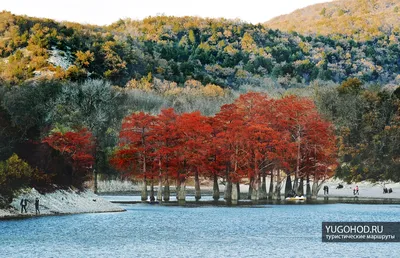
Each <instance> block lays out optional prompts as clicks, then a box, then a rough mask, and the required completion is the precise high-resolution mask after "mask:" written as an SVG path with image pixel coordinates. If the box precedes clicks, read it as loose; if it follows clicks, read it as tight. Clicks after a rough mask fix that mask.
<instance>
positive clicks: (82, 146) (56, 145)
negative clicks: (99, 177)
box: [43, 129, 95, 187]
mask: <svg viewBox="0 0 400 258" xmlns="http://www.w3.org/2000/svg"><path fill="white" fill-rule="evenodd" d="M43 142H44V143H47V144H49V145H50V147H52V148H53V149H54V150H57V151H58V152H59V153H60V154H61V155H62V156H63V157H64V158H65V159H66V160H67V162H68V163H69V165H70V166H71V167H72V175H71V184H72V185H74V186H76V187H81V185H82V183H83V182H84V180H85V179H87V176H88V173H89V172H90V171H91V168H92V166H93V164H94V157H93V152H94V147H95V144H94V139H93V135H92V133H91V132H90V131H88V130H87V129H81V130H78V131H76V132H73V131H69V132H66V133H62V132H54V133H52V134H51V135H50V136H48V137H46V138H44V139H43Z"/></svg>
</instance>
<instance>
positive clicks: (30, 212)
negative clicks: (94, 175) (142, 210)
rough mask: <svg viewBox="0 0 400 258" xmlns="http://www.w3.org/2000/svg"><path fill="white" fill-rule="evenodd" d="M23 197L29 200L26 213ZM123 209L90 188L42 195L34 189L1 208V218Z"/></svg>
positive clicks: (118, 210) (119, 210)
mask: <svg viewBox="0 0 400 258" xmlns="http://www.w3.org/2000/svg"><path fill="white" fill-rule="evenodd" d="M22 198H26V199H27V200H28V205H27V208H26V210H27V212H26V213H25V212H23V213H21V206H20V201H21V199H22ZM36 198H39V200H40V206H39V208H40V215H39V214H38V215H36V212H35V205H34V200H35V199H36ZM121 211H125V210H124V209H122V208H121V207H119V206H118V205H116V204H113V203H111V202H109V201H107V200H104V199H103V198H102V197H100V196H98V195H95V194H94V193H93V192H92V191H90V190H87V191H85V192H80V193H78V192H75V191H71V190H69V191H66V190H57V191H55V192H54V193H49V194H45V195H41V194H40V193H39V192H37V191H36V190H35V189H32V190H30V191H28V192H25V193H22V194H21V195H20V196H19V197H18V198H15V199H14V200H13V202H12V203H11V207H10V208H9V209H0V219H7V218H28V217H35V216H52V215H67V214H80V213H99V212H121Z"/></svg>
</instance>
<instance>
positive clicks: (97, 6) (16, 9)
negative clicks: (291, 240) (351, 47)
mask: <svg viewBox="0 0 400 258" xmlns="http://www.w3.org/2000/svg"><path fill="white" fill-rule="evenodd" d="M0 2H1V3H0V10H7V11H11V12H12V13H14V14H26V15H28V16H35V17H46V18H52V19H56V20H58V21H64V20H66V21H75V22H80V23H90V24H98V25H105V24H110V23H113V22H115V21H117V20H118V19H120V18H132V19H143V18H145V17H148V16H156V15H160V14H165V15H173V16H185V15H189V16H200V17H224V18H228V19H235V18H239V19H241V20H243V21H247V22H251V23H258V22H265V21H267V20H269V19H271V18H273V17H276V16H279V15H281V14H286V13H290V12H292V11H294V10H296V9H298V8H302V7H306V6H308V5H312V4H315V3H322V2H329V0H278V1H274V0H270V1H268V0H241V1H237V0H198V1H189V0H186V1H183V0H140V1H138V0H97V1H96V0H66V1H65V0H64V1H59V0H35V1H32V0H12V1H8V0H0Z"/></svg>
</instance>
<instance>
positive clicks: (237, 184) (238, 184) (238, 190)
mask: <svg viewBox="0 0 400 258" xmlns="http://www.w3.org/2000/svg"><path fill="white" fill-rule="evenodd" d="M236 189H237V195H238V200H240V183H239V182H237V183H236Z"/></svg>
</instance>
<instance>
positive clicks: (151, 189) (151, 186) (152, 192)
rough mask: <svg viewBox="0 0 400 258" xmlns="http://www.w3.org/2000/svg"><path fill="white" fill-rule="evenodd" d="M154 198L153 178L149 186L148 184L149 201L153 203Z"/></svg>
mask: <svg viewBox="0 0 400 258" xmlns="http://www.w3.org/2000/svg"><path fill="white" fill-rule="evenodd" d="M155 200H156V198H155V197H154V180H153V178H152V179H151V184H150V201H151V202H154V201H155Z"/></svg>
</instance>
